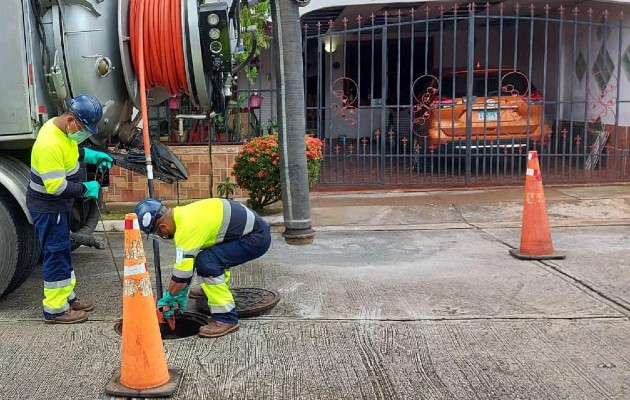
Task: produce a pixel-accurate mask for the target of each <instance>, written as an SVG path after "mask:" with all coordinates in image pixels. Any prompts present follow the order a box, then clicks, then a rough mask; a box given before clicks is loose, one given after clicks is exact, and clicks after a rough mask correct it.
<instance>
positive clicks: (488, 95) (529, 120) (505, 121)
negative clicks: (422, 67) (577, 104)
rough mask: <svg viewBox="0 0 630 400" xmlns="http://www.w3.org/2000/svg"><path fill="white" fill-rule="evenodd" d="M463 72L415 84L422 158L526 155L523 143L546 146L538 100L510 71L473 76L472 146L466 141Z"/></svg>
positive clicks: (522, 78) (521, 76)
mask: <svg viewBox="0 0 630 400" xmlns="http://www.w3.org/2000/svg"><path fill="white" fill-rule="evenodd" d="M467 74H468V73H467V71H465V70H464V71H454V72H447V73H445V74H443V75H442V77H441V79H439V80H438V79H437V78H436V77H435V76H432V75H425V76H424V77H422V78H421V80H418V81H416V82H418V83H419V86H420V89H419V92H416V91H415V90H414V93H415V95H416V106H415V107H414V121H413V124H414V131H415V133H416V135H417V136H418V139H419V145H420V146H421V147H422V146H424V147H425V148H424V149H423V152H426V153H428V152H431V153H434V152H438V151H441V152H444V150H441V149H440V147H446V148H448V149H450V150H453V151H458V150H459V151H465V150H466V149H467V147H468V145H470V146H471V149H472V150H473V151H475V152H487V151H492V150H495V151H496V150H501V151H506V150H507V149H512V150H517V149H520V148H522V150H525V147H526V146H527V144H528V142H529V144H530V148H532V147H531V146H534V148H535V146H539V145H540V144H541V143H542V144H545V143H548V142H549V135H550V134H551V129H550V128H549V126H548V125H547V124H546V123H545V122H544V112H543V95H542V93H541V92H539V91H538V90H536V88H535V87H534V85H533V84H532V83H531V82H530V81H529V79H528V78H527V76H526V75H525V74H523V73H522V72H520V71H518V70H514V69H511V68H501V69H499V68H487V69H482V68H479V69H475V70H474V71H473V85H472V86H473V87H472V94H473V96H472V99H471V100H470V102H472V114H471V116H470V118H471V119H470V124H471V126H472V141H471V143H470V144H468V143H467V141H466V125H467V122H468V115H467V107H468V102H469V101H468V99H467V87H468V81H467V79H468V76H467Z"/></svg>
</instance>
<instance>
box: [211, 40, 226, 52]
mask: <svg viewBox="0 0 630 400" xmlns="http://www.w3.org/2000/svg"><path fill="white" fill-rule="evenodd" d="M221 49H223V46H222V45H221V42H212V43H210V51H211V52H213V53H220V52H221Z"/></svg>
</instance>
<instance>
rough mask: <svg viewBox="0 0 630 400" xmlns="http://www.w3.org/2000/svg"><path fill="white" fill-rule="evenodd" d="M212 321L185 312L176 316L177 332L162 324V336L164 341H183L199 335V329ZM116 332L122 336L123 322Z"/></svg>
mask: <svg viewBox="0 0 630 400" xmlns="http://www.w3.org/2000/svg"><path fill="white" fill-rule="evenodd" d="M209 322H210V319H209V318H208V317H206V316H205V315H202V314H197V313H192V312H188V311H187V312H184V313H183V314H179V315H176V316H175V330H173V331H171V328H170V327H169V326H168V325H167V324H160V334H161V336H162V340H173V339H182V338H186V337H189V336H195V335H196V334H198V333H199V328H200V327H202V326H203V325H207V324H208V323H209ZM114 330H115V331H116V332H117V333H118V334H119V335H122V332H123V322H122V320H119V321H117V322H116V324H115V325H114Z"/></svg>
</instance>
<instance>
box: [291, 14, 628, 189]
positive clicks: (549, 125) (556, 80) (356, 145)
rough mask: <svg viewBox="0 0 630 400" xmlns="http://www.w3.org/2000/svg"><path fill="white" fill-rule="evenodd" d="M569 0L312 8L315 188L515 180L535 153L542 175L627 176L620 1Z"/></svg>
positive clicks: (309, 41) (307, 63)
mask: <svg viewBox="0 0 630 400" xmlns="http://www.w3.org/2000/svg"><path fill="white" fill-rule="evenodd" d="M577 3H578V2H572V3H571V4H568V5H566V4H565V5H558V4H556V5H554V6H553V7H551V6H546V5H530V4H528V5H522V4H520V3H514V2H511V1H490V2H483V3H465V4H459V5H457V4H456V5H453V4H449V5H439V4H437V3H429V4H426V3H422V5H420V4H418V5H415V6H414V5H413V4H410V5H404V6H401V5H397V6H395V7H394V8H392V7H387V6H380V9H379V10H377V11H376V12H372V13H370V15H352V16H351V15H349V13H348V8H347V7H345V8H344V7H338V8H337V9H336V11H337V13H336V14H338V15H339V17H337V18H335V19H332V18H331V19H329V20H323V21H317V14H316V13H315V14H313V15H307V16H306V17H305V23H304V35H303V37H304V71H305V82H304V83H305V91H306V118H307V129H308V131H309V132H311V133H313V134H314V135H317V136H318V137H319V138H321V139H322V140H323V141H324V146H325V147H324V153H325V156H324V161H323V163H322V170H321V174H320V184H321V185H345V186H357V185H387V186H388V187H396V186H407V187H408V186H423V187H426V186H431V187H434V186H473V185H503V184H508V185H509V184H520V183H522V182H523V180H524V174H525V170H526V155H527V153H528V151H530V150H537V151H538V153H539V155H540V161H541V167H542V170H543V177H544V181H545V182H546V183H592V182H619V181H624V182H625V181H628V180H629V178H630V158H629V154H628V153H629V151H630V145H629V140H630V132H629V131H628V129H627V126H630V112H629V111H630V104H629V103H630V95H628V94H627V93H629V92H630V91H629V90H628V89H630V29H628V28H629V27H628V25H626V24H625V22H624V15H623V6H620V5H613V4H608V5H607V4H602V3H595V2H594V3H592V4H591V5H590V6H589V5H588V4H586V7H584V5H585V3H584V2H583V1H581V2H579V3H581V4H580V7H579V8H578V6H573V5H572V4H577ZM397 7H400V9H399V8H397ZM403 7H407V8H403ZM606 7H608V9H606ZM626 8H627V7H626ZM624 89H625V90H624Z"/></svg>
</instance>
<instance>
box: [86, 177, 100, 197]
mask: <svg viewBox="0 0 630 400" xmlns="http://www.w3.org/2000/svg"><path fill="white" fill-rule="evenodd" d="M83 186H85V193H84V194H83V197H87V198H91V199H98V193H99V191H100V189H101V185H99V184H98V182H96V181H88V182H83Z"/></svg>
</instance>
